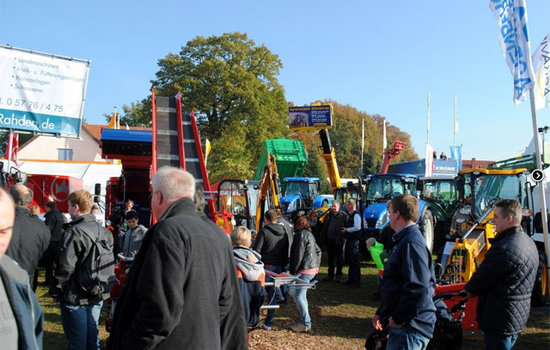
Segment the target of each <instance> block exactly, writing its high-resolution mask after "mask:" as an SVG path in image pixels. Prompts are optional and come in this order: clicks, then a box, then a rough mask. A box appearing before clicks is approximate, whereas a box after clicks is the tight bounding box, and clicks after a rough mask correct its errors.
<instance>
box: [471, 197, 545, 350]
mask: <svg viewBox="0 0 550 350" xmlns="http://www.w3.org/2000/svg"><path fill="white" fill-rule="evenodd" d="M521 218H522V214H521V204H520V203H519V202H518V201H515V200H510V199H505V200H502V201H500V202H498V203H497V204H496V206H495V211H494V216H493V219H492V221H493V224H494V225H495V230H496V231H497V235H496V236H495V238H493V240H492V242H491V243H492V245H491V249H489V251H488V252H487V254H486V255H485V259H484V260H483V262H482V263H481V265H479V267H478V268H477V270H476V272H475V273H474V274H473V275H472V278H471V279H470V281H469V282H468V284H466V286H465V288H464V289H465V290H466V292H467V293H468V297H471V296H474V295H478V296H479V302H478V304H477V322H478V323H479V328H481V329H482V330H483V332H484V335H485V345H486V347H487V349H511V348H512V347H513V346H514V344H515V342H516V340H517V338H518V335H519V333H520V332H521V331H522V330H523V328H525V324H526V323H527V319H528V318H529V310H530V306H531V292H532V291H533V286H534V284H535V277H536V274H537V268H538V266H539V254H538V252H537V247H536V246H535V243H534V242H533V240H532V239H531V238H530V237H529V236H528V235H527V234H526V233H525V232H523V230H522V228H521Z"/></svg>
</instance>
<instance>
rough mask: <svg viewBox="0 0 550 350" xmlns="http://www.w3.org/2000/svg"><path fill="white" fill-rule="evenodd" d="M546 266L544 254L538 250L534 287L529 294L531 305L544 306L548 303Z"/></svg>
mask: <svg viewBox="0 0 550 350" xmlns="http://www.w3.org/2000/svg"><path fill="white" fill-rule="evenodd" d="M547 267H548V265H547V263H546V255H545V254H544V252H540V251H539V268H538V269H537V278H536V279H535V287H534V288H533V293H532V294H531V304H532V305H533V306H546V304H548V302H549V299H548V289H547V288H548V270H547V269H546V268H547Z"/></svg>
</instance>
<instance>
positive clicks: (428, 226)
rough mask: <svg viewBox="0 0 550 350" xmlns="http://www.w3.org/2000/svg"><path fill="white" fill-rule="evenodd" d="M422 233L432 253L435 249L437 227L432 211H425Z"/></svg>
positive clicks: (421, 220)
mask: <svg viewBox="0 0 550 350" xmlns="http://www.w3.org/2000/svg"><path fill="white" fill-rule="evenodd" d="M420 232H421V233H422V236H424V239H425V240H426V246H427V247H428V249H429V250H430V252H431V251H432V249H433V247H434V237H435V227H434V219H433V215H432V212H431V211H430V210H424V213H422V218H421V219H420Z"/></svg>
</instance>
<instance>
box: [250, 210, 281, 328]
mask: <svg viewBox="0 0 550 350" xmlns="http://www.w3.org/2000/svg"><path fill="white" fill-rule="evenodd" d="M288 238H289V236H288V234H287V231H286V229H285V226H284V225H282V224H280V223H279V222H278V213H277V210H275V209H270V210H268V211H267V212H266V213H265V225H264V227H262V228H261V229H260V231H259V232H258V236H257V237H256V240H255V241H254V244H253V245H252V249H254V250H255V251H257V252H258V253H260V255H261V256H262V261H263V263H264V269H265V270H267V271H270V272H273V273H276V274H280V273H281V272H282V271H283V269H284V268H285V266H286V265H287V263H288V255H289V250H290V248H289V242H288ZM265 280H266V282H272V281H273V279H272V278H271V277H269V275H266V278H265ZM266 291H267V300H269V304H270V305H276V304H277V298H276V293H277V290H276V289H275V287H272V286H269V287H266ZM274 317H275V309H268V310H267V315H266V317H265V320H264V323H263V324H262V325H261V326H260V328H262V329H264V330H268V331H269V330H271V325H272V324H273V318H274Z"/></svg>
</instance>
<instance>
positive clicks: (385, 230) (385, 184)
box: [363, 174, 436, 251]
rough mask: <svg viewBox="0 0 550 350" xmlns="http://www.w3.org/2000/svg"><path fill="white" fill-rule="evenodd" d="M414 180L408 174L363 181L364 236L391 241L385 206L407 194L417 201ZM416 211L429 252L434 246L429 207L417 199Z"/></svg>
mask: <svg viewBox="0 0 550 350" xmlns="http://www.w3.org/2000/svg"><path fill="white" fill-rule="evenodd" d="M417 183H418V178H417V177H416V176H415V175H410V174H375V175H369V176H367V177H366V178H365V184H366V209H365V210H364V212H363V218H364V223H365V224H364V225H365V228H364V229H365V231H366V234H367V236H369V237H375V238H376V239H378V240H381V241H384V240H385V239H384V237H391V232H392V229H391V227H390V221H389V217H388V210H387V209H386V202H387V201H389V200H390V199H391V198H393V197H395V196H397V195H400V194H405V193H407V194H410V195H413V196H415V197H417V198H418V197H419V195H420V192H419V191H418V189H417ZM419 204H420V210H419V215H418V219H417V224H418V225H419V226H420V231H421V232H422V235H423V236H424V239H425V240H426V245H427V246H428V249H430V251H431V250H432V249H433V243H434V227H435V224H436V222H435V216H434V215H433V213H432V211H431V209H430V206H429V205H428V204H427V203H426V202H425V201H423V200H421V199H419Z"/></svg>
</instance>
